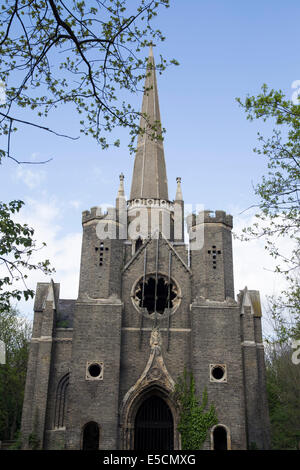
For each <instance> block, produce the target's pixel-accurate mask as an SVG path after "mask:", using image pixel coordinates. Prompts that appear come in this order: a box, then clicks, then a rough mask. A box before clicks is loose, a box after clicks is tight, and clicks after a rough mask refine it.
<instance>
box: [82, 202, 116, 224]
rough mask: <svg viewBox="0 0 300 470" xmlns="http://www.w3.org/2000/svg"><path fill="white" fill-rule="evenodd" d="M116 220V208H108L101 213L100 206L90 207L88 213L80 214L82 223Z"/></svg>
mask: <svg viewBox="0 0 300 470" xmlns="http://www.w3.org/2000/svg"><path fill="white" fill-rule="evenodd" d="M94 219H96V220H102V219H106V220H116V208H115V207H108V208H107V211H105V212H103V211H102V208H101V207H100V206H94V207H91V209H90V210H89V211H83V212H82V223H83V224H84V223H86V222H89V221H90V220H94Z"/></svg>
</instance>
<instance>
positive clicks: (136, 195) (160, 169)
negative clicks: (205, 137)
mask: <svg viewBox="0 0 300 470" xmlns="http://www.w3.org/2000/svg"><path fill="white" fill-rule="evenodd" d="M148 64H149V75H148V76H147V77H146V80H145V92H144V96H143V104H142V111H141V112H142V113H143V114H146V115H147V117H148V120H149V123H151V124H152V125H153V124H155V125H157V124H158V125H160V122H161V121H160V112H159V102H158V92H157V83H156V74H155V63H154V57H153V52H152V46H151V47H150V53H149V58H148ZM140 127H141V128H142V129H145V133H144V134H143V135H140V136H139V137H138V142H137V149H136V154H135V161H134V170H133V176H132V183H131V193H130V199H131V200H132V199H140V198H145V199H165V200H168V199H169V197H168V182H167V174H166V164H165V157H164V148H163V143H162V141H161V140H159V139H152V138H151V135H152V134H153V131H152V130H151V129H149V126H147V122H146V120H145V118H144V117H143V116H141V120H140Z"/></svg>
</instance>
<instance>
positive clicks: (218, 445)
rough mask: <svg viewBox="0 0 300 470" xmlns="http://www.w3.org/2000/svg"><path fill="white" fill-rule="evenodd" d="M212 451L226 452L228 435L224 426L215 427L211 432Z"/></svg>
mask: <svg viewBox="0 0 300 470" xmlns="http://www.w3.org/2000/svg"><path fill="white" fill-rule="evenodd" d="M212 441H213V442H212V448H213V450H228V435H227V429H226V428H225V426H222V425H220V426H215V427H214V428H213V430H212Z"/></svg>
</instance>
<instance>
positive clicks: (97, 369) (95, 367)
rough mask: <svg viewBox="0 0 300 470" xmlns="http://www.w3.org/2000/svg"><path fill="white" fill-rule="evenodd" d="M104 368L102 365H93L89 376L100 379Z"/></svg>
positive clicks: (89, 369) (90, 367)
mask: <svg viewBox="0 0 300 470" xmlns="http://www.w3.org/2000/svg"><path fill="white" fill-rule="evenodd" d="M101 370H102V367H101V366H100V364H96V363H95V364H91V365H90V366H89V368H88V371H89V374H90V376H91V377H99V375H100V374H101Z"/></svg>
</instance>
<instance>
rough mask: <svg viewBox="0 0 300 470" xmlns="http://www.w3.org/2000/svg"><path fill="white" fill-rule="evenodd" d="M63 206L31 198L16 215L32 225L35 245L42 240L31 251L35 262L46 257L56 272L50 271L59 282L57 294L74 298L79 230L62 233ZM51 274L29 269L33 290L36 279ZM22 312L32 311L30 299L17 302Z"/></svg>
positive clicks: (76, 284) (76, 279)
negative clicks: (35, 248)
mask: <svg viewBox="0 0 300 470" xmlns="http://www.w3.org/2000/svg"><path fill="white" fill-rule="evenodd" d="M63 214H64V207H62V206H60V205H59V204H58V203H57V201H55V200H52V201H49V202H40V201H36V200H33V199H30V200H28V201H27V202H26V205H25V206H24V208H23V209H22V210H21V212H20V214H19V215H18V217H17V219H18V221H19V222H21V223H27V224H28V225H29V226H30V227H32V228H34V231H35V233H34V239H35V240H37V246H39V247H40V246H42V243H43V242H45V243H46V244H47V246H46V247H44V248H42V249H41V250H39V251H37V252H36V253H34V255H33V256H32V261H33V262H34V263H36V262H38V261H42V260H45V259H49V260H50V263H51V266H52V267H54V268H55V270H56V272H55V273H53V274H52V276H51V277H52V278H53V280H54V282H59V283H60V297H61V298H73V299H75V298H76V297H77V294H78V280H79V269H80V253H81V236H82V234H81V232H78V233H77V232H75V233H67V234H64V231H65V228H64V227H63V224H62V221H63ZM51 277H50V276H46V275H44V274H43V273H42V272H41V271H39V270H38V271H31V272H30V274H29V278H28V282H27V285H28V287H30V288H32V289H34V290H35V288H36V284H37V282H50V279H51ZM19 309H20V310H21V312H27V313H28V312H32V309H33V301H32V300H30V301H28V302H24V301H22V302H20V304H19Z"/></svg>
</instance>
